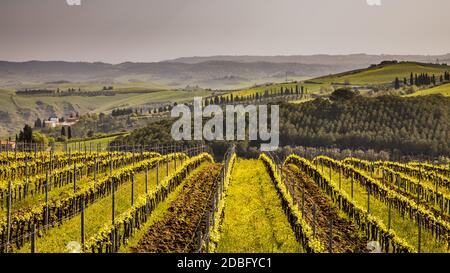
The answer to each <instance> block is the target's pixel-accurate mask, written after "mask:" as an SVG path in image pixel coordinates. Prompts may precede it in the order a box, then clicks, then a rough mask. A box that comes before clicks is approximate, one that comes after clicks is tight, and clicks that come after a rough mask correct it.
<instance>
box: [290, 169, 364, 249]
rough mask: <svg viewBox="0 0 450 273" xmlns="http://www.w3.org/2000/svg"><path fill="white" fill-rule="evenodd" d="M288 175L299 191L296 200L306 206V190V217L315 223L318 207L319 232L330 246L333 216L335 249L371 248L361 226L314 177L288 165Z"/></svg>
mask: <svg viewBox="0 0 450 273" xmlns="http://www.w3.org/2000/svg"><path fill="white" fill-rule="evenodd" d="M283 172H284V175H285V176H286V177H287V183H288V186H289V187H290V190H293V191H294V192H295V201H296V203H297V204H298V205H299V208H300V209H301V207H302V192H304V194H305V198H304V210H305V215H306V221H307V222H308V224H309V225H310V226H311V227H312V226H313V223H314V221H313V218H314V217H313V207H314V204H315V210H316V217H315V219H316V236H317V238H318V239H319V240H320V242H322V244H323V245H324V246H325V248H326V249H327V250H328V247H329V242H330V221H331V220H332V221H333V222H332V234H333V235H332V238H333V240H332V250H333V253H349V252H367V243H368V240H367V238H366V237H365V236H364V235H363V234H362V233H361V232H359V229H358V227H357V226H356V225H355V224H354V223H353V222H351V221H350V220H348V219H347V218H345V217H344V216H343V215H342V214H340V211H339V209H338V208H337V207H335V206H334V204H333V203H332V201H331V200H330V199H329V198H328V197H327V196H326V195H325V193H323V192H322V191H321V189H320V188H319V187H318V185H317V184H316V183H314V181H312V180H311V179H310V178H308V177H307V176H306V175H305V174H304V173H303V172H301V171H300V170H299V169H298V168H296V167H292V166H289V167H287V168H286V167H285V168H284V169H283Z"/></svg>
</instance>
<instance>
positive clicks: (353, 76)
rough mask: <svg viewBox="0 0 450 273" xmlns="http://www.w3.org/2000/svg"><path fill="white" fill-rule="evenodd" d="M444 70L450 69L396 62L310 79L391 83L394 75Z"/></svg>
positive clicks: (449, 68)
mask: <svg viewBox="0 0 450 273" xmlns="http://www.w3.org/2000/svg"><path fill="white" fill-rule="evenodd" d="M444 71H450V67H448V66H441V65H434V64H421V63H411V62H407V63H398V64H393V65H386V66H381V67H376V68H368V69H362V70H356V71H353V72H346V73H341V74H336V75H330V76H325V77H320V78H316V79H313V80H312V81H314V82H318V83H328V84H329V83H341V84H343V83H345V82H346V81H348V82H350V83H351V84H361V85H364V84H386V83H392V82H393V81H394V80H395V78H396V77H398V78H399V79H403V78H407V79H408V80H409V77H410V75H411V72H412V73H417V74H419V73H428V74H436V75H440V74H443V73H444Z"/></svg>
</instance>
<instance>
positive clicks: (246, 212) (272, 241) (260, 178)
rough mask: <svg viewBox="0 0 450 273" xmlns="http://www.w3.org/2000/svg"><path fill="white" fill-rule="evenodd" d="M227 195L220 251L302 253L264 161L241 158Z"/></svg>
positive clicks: (219, 244) (234, 171) (219, 245)
mask: <svg viewBox="0 0 450 273" xmlns="http://www.w3.org/2000/svg"><path fill="white" fill-rule="evenodd" d="M227 195H228V196H227V200H226V204H225V214H224V215H225V218H224V222H223V228H222V235H221V239H220V241H219V243H218V248H217V252H219V253H220V252H222V253H230V252H231V253H233V252H248V253H260V252H261V253H274V252H302V249H301V246H300V244H299V243H297V241H296V239H295V235H294V233H293V232H292V229H291V227H290V224H289V222H288V221H287V219H286V216H285V215H284V213H283V208H282V206H281V201H280V199H279V198H278V196H277V193H276V191H275V187H274V186H273V184H272V181H271V179H270V176H269V174H268V173H267V171H266V169H265V167H264V165H263V163H262V161H260V160H242V159H240V160H238V161H237V162H236V165H235V167H234V170H233V173H232V174H231V181H230V186H229V189H228V193H227Z"/></svg>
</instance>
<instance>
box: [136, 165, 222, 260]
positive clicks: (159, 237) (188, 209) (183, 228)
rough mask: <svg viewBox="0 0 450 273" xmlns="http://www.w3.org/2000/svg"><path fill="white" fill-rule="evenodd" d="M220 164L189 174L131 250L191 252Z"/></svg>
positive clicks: (207, 207)
mask: <svg viewBox="0 0 450 273" xmlns="http://www.w3.org/2000/svg"><path fill="white" fill-rule="evenodd" d="M219 172H220V165H219V164H210V165H209V166H206V167H205V169H203V170H202V171H201V172H199V173H198V174H196V175H195V176H193V177H191V178H190V179H189V181H187V182H188V183H186V185H184V187H183V189H182V190H181V192H180V194H179V196H178V197H177V198H176V199H175V201H173V202H172V203H171V204H170V206H169V208H168V210H167V212H166V213H165V216H164V218H163V219H162V220H160V221H158V222H156V223H155V224H153V225H152V226H151V227H150V228H149V229H148V230H147V232H146V233H145V235H144V236H143V237H142V238H141V240H140V241H139V243H138V246H136V247H132V248H131V251H132V252H152V253H154V252H157V253H185V252H186V253H191V252H194V251H195V250H196V247H197V245H196V244H195V242H194V243H193V242H192V238H193V237H194V233H195V231H196V228H197V225H198V224H199V222H200V220H201V217H202V216H203V212H204V208H205V204H206V209H207V210H209V209H210V208H211V202H210V200H209V197H210V192H211V190H212V185H213V183H214V181H215V179H216V178H217V176H218V175H219Z"/></svg>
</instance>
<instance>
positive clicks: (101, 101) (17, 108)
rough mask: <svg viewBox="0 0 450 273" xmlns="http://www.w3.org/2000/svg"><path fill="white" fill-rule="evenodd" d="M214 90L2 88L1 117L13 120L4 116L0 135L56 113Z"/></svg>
mask: <svg viewBox="0 0 450 273" xmlns="http://www.w3.org/2000/svg"><path fill="white" fill-rule="evenodd" d="M211 93H212V91H207V90H198V91H192V92H188V91H173V90H167V91H155V92H150V93H132V94H123V93H120V92H119V94H117V95H115V96H94V97H85V96H68V97H51V96H17V95H15V93H14V91H13V90H9V89H8V90H0V118H1V117H2V115H5V114H7V115H8V116H9V120H8V121H7V120H6V119H4V118H3V119H1V120H0V121H2V122H1V124H0V137H3V138H5V137H8V136H13V135H15V134H16V133H18V131H19V130H20V129H21V128H23V126H24V124H29V125H33V124H34V121H35V120H36V119H37V118H38V117H40V118H41V119H42V120H45V119H47V118H48V117H50V116H51V115H53V114H56V115H57V116H58V117H63V116H65V117H67V116H69V115H70V114H73V113H75V112H79V113H80V114H85V113H101V112H103V113H105V112H106V113H107V112H110V111H112V110H113V109H116V108H128V107H132V108H139V107H143V106H149V105H155V104H158V103H168V102H186V101H192V99H193V98H194V97H206V96H209V95H210V94H211Z"/></svg>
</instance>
